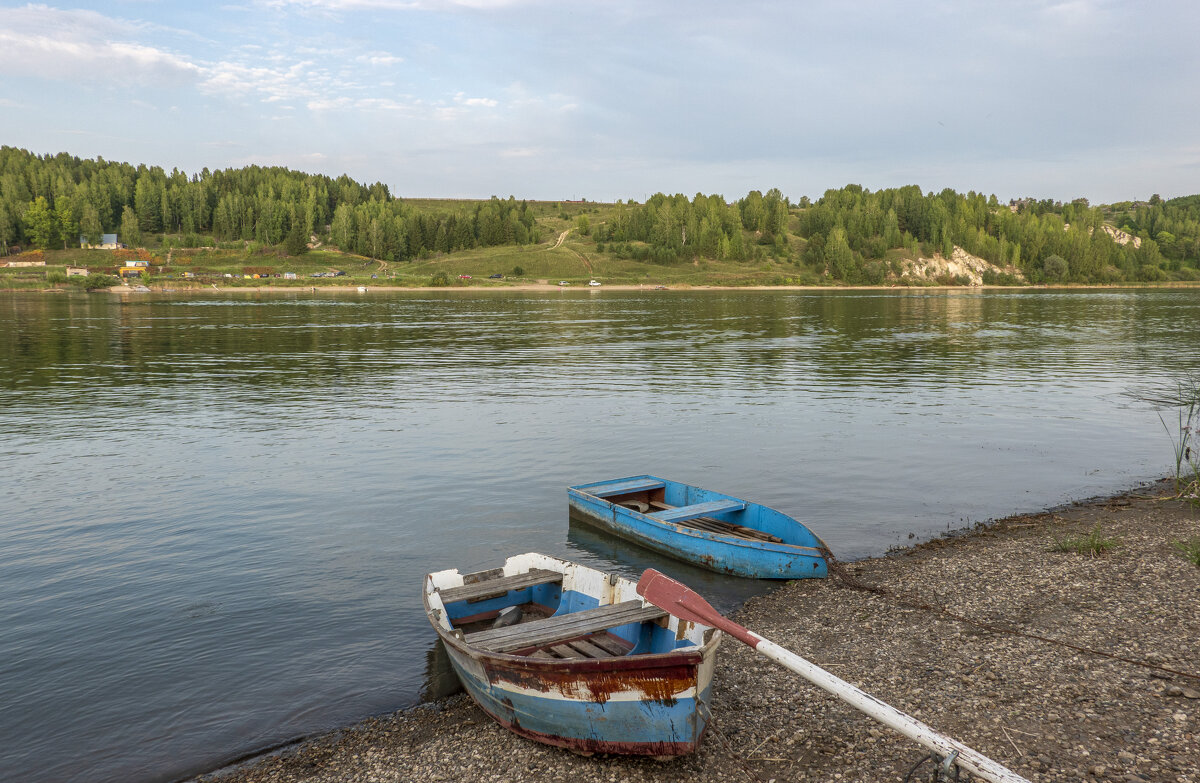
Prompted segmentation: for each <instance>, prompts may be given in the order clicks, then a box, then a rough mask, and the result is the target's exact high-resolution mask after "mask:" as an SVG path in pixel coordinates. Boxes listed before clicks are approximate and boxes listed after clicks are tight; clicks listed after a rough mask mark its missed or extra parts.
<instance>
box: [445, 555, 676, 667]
mask: <svg viewBox="0 0 1200 783" xmlns="http://www.w3.org/2000/svg"><path fill="white" fill-rule="evenodd" d="M438 593H439V595H440V596H441V599H442V604H443V606H444V607H445V609H446V612H447V617H448V619H449V620H450V623H451V625H452V627H453V628H455V629H457V630H459V631H462V633H463V641H464V642H466V643H467V644H468V645H470V646H472V647H475V648H477V649H480V650H483V651H485V652H490V653H506V654H510V655H524V656H529V657H533V658H542V659H557V658H611V657H615V656H623V655H639V654H649V653H661V652H669V651H671V650H673V649H675V648H676V647H677V646H680V645H679V642H677V640H676V638H675V634H674V633H672V632H670V631H669V630H668V629H667V628H666V624H665V623H663V622H661V621H662V619H663V618H665V617H666V616H667V613H666V612H664V611H663V610H661V609H659V608H658V607H655V606H643V603H642V601H640V600H632V601H624V602H621V603H616V604H610V605H606V606H597V605H596V600H595V599H594V598H590V597H588V596H585V595H582V594H580V593H575V592H573V591H566V592H564V591H563V575H562V574H561V573H558V572H557V571H549V570H545V569H536V568H535V569H531V570H529V571H528V572H525V573H521V574H515V575H511V576H504V575H503V572H502V571H500V570H499V569H495V570H492V571H481V572H478V573H475V574H466V575H464V576H463V585H462V586H461V587H449V588H442V589H440V590H439V591H438ZM510 607H519V609H520V619H519V620H518V621H517V622H516V623H515V624H511V625H502V626H501V627H495V626H496V625H497V619H498V618H499V616H500V612H501V611H502V610H505V609H509V608H510Z"/></svg>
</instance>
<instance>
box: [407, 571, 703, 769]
mask: <svg viewBox="0 0 1200 783" xmlns="http://www.w3.org/2000/svg"><path fill="white" fill-rule="evenodd" d="M636 588H637V585H636V584H635V583H633V582H631V581H629V580H627V579H623V578H621V577H618V576H616V575H610V574H605V573H601V572H600V571H596V570H594V569H591V568H587V567H586V566H582V565H578V564H576V563H571V562H568V561H566V560H559V559H558V558H554V557H549V556H547V555H540V554H535V553H530V554H524V555H515V556H513V557H510V558H508V560H506V561H505V563H504V566H503V567H502V568H497V569H493V570H490V571H480V572H478V573H471V574H460V573H459V572H458V571H457V570H456V569H455V570H447V571H438V572H436V573H432V574H429V575H428V576H426V577H425V611H426V613H427V614H428V615H429V621H430V622H431V623H433V627H434V628H435V629H436V630H437V633H438V636H440V637H441V639H442V641H443V642H444V643H445V646H446V650H447V652H448V653H449V655H450V661H451V664H452V665H453V667H454V670H455V672H456V673H457V674H458V677H459V679H460V680H461V681H462V683H463V686H464V687H465V688H466V689H467V692H468V693H469V694H470V695H471V697H472V698H473V699H474V700H475V702H476V703H477V704H478V705H479V706H480V707H481V708H483V711H484V712H486V713H487V714H488V715H489V716H491V717H492V718H493V719H495V720H496V721H497V722H498V723H500V724H501V725H502V726H505V727H507V728H509V729H511V730H512V731H514V732H516V733H517V734H520V735H521V736H523V737H528V738H530V739H534V740H538V741H540V742H544V743H547V744H550V745H558V746H561V747H566V748H571V749H572V750H575V751H579V752H583V753H597V752H600V753H628V754H641V755H649V756H662V757H666V756H678V755H681V754H684V753H690V752H692V751H694V750H695V749H696V748H697V746H698V745H699V743H700V739H701V737H702V736H703V735H704V731H705V728H706V727H707V725H708V715H709V706H710V699H711V687H710V686H711V683H712V675H713V667H714V665H715V655H716V649H717V644H718V642H719V640H720V636H721V634H720V632H719V631H716V630H714V629H712V628H709V627H707V626H704V625H699V624H695V623H691V622H688V621H686V620H678V619H677V618H675V617H672V616H670V615H668V614H667V613H666V612H664V611H663V610H661V609H659V608H657V607H655V606H653V605H651V604H649V603H647V602H645V601H644V600H643V599H642V598H641V597H640V596H638V594H637V590H636ZM514 607H516V608H515V609H514Z"/></svg>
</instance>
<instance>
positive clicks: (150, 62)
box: [0, 4, 201, 84]
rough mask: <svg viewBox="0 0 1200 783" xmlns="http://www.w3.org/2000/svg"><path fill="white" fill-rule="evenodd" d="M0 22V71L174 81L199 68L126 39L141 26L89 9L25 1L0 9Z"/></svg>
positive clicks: (54, 75)
mask: <svg viewBox="0 0 1200 783" xmlns="http://www.w3.org/2000/svg"><path fill="white" fill-rule="evenodd" d="M5 14H6V17H7V18H6V20H5V24H4V26H3V27H2V28H0V72H3V73H13V74H21V73H23V74H30V75H34V76H43V77H44V76H49V77H52V78H60V79H64V78H66V79H91V80H108V79H113V78H115V77H117V76H120V77H122V78H124V79H132V80H134V81H136V82H137V83H142V84H144V83H147V82H161V81H170V82H177V81H178V80H180V79H181V78H182V79H190V78H194V77H195V76H197V75H198V74H199V73H200V71H201V69H200V67H199V66H198V65H196V64H195V63H193V62H191V61H189V60H188V59H187V58H186V57H183V56H181V55H178V54H175V53H173V52H169V51H167V50H164V49H159V48H156V47H153V46H145V45H143V44H140V43H136V42H131V41H127V40H120V39H121V38H126V37H128V35H129V32H130V31H135V32H136V31H142V30H145V29H146V28H147V26H146V25H143V24H141V23H138V22H121V21H118V20H114V19H110V18H108V17H105V16H103V15H101V14H98V13H96V12H94V11H81V10H71V11H62V10H59V9H57V8H50V7H49V6H45V5H32V4H31V5H26V6H24V7H21V8H15V9H10V10H7V11H6V12H5Z"/></svg>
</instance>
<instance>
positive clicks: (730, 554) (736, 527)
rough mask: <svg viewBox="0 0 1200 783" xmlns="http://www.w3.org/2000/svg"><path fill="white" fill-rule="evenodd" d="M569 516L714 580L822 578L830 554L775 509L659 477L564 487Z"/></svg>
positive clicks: (791, 520)
mask: <svg viewBox="0 0 1200 783" xmlns="http://www.w3.org/2000/svg"><path fill="white" fill-rule="evenodd" d="M567 499H568V502H569V503H570V506H571V511H572V512H573V515H574V516H575V517H576V518H578V519H580V520H582V521H585V522H588V523H590V524H593V525H595V526H597V527H600V528H602V529H604V530H607V531H609V532H611V533H614V534H616V535H618V536H620V537H621V538H625V539H628V540H630V541H633V542H635V543H638V544H641V545H642V546H645V547H649V548H650V549H654V550H656V551H658V552H661V553H662V554H664V555H668V556H670V557H674V558H677V559H679V560H685V561H687V562H689V563H695V564H696V565H699V566H701V567H703V568H707V569H709V570H712V571H717V572H718V573H723V574H731V575H733V576H745V577H751V578H754V579H802V578H806V577H823V576H825V575H826V573H827V570H828V563H827V562H826V559H825V555H826V553H827V552H828V551H829V550H828V548H827V547H826V546H825V543H824V542H823V541H821V539H820V538H818V537H817V536H816V535H815V534H814V533H813V532H812V531H811V530H809V529H808V528H807V527H805V526H804V525H802V524H801V523H799V522H797V521H796V520H794V519H792V518H791V517H789V516H787V515H786V514H781V513H779V512H778V511H775V510H774V509H770V508H767V507H766V506H761V505H759V504H757V503H750V502H747V501H745V500H742V499H740V498H735V497H732V496H730V495H722V494H721V493H719V492H713V491H711V490H707V489H701V488H700V487H693V486H690V485H688V484H681V483H680V482H678V481H669V480H667V479H662V478H658V477H657V476H629V477H627V478H619V479H610V480H608V481H597V482H594V483H591V484H580V485H578V486H574V487H567Z"/></svg>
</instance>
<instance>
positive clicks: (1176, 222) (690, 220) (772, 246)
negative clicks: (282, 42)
mask: <svg viewBox="0 0 1200 783" xmlns="http://www.w3.org/2000/svg"><path fill="white" fill-rule="evenodd" d="M570 206H571V207H572V208H573V209H572V211H571V212H570V214H568V211H567V210H566V209H565V208H562V209H560V208H559V205H557V204H551V203H549V202H526V201H517V200H516V199H514V198H513V197H511V196H510V197H509V198H508V199H498V198H494V197H493V198H492V199H490V200H487V201H445V202H439V201H430V200H416V201H414V200H404V199H398V198H394V197H393V196H392V195H391V193H390V192H389V190H388V188H387V186H386V185H383V184H381V183H375V184H373V185H366V184H362V183H359V182H356V181H354V180H352V179H350V178H349V177H348V176H345V175H343V176H341V177H338V178H336V179H335V178H331V177H328V176H324V175H314V174H305V173H302V172H298V171H292V170H289V169H284V168H264V167H259V166H248V167H245V168H240V169H229V170H217V171H209V170H208V169H204V170H202V171H201V172H199V173H196V174H192V175H188V174H186V173H183V172H180V171H178V170H173V171H171V172H170V173H168V172H166V171H164V170H163V169H161V168H158V167H147V166H145V165H140V166H133V165H130V164H128V163H113V162H109V161H105V160H103V159H94V160H90V159H81V158H77V157H74V156H71V155H68V154H66V153H62V154H58V155H46V156H39V155H35V154H32V153H30V152H28V151H26V150H23V149H17V148H13V147H0V255H2V254H6V253H8V252H9V251H10V250H11V248H12V247H13V246H20V247H21V248H22V249H24V250H28V249H32V248H44V249H53V248H60V249H61V248H66V247H72V246H74V247H77V246H78V239H79V237H80V236H81V235H83V236H86V237H88V238H90V239H91V240H93V243H95V242H96V241H97V240H98V239H99V237H100V235H101V234H103V233H117V234H119V236H120V241H121V242H123V243H125V244H128V245H129V246H131V247H135V246H144V247H148V248H151V249H152V250H158V249H162V248H167V247H180V248H194V247H201V246H221V247H231V248H232V247H238V248H241V247H243V246H250V245H253V246H254V247H256V248H259V250H258V251H256V252H263V251H264V250H266V251H271V252H277V253H278V254H279V255H281V256H296V255H299V254H302V253H304V252H306V250H307V247H306V245H308V244H309V243H310V241H311V239H312V238H313V237H315V238H316V241H317V242H320V243H322V244H323V245H324V246H325V247H328V246H330V245H332V246H335V247H336V248H338V249H340V250H341V251H343V252H346V253H353V254H357V255H361V256H364V257H367V258H370V259H378V260H382V261H408V260H413V259H418V258H420V259H429V258H435V259H436V258H438V257H441V256H446V257H452V258H453V257H457V256H454V254H455V253H456V252H457V251H463V250H469V249H472V248H488V247H492V246H504V245H508V246H519V245H529V244H536V243H540V242H543V241H549V240H552V239H555V238H556V236H557V234H558V233H559V232H560V231H561V230H562V229H563V228H564V227H566V226H570V227H572V228H573V229H575V230H574V231H573V233H572V240H571V241H572V242H575V243H577V244H576V245H575V246H574V250H575V251H576V255H577V256H579V255H580V253H585V254H586V255H587V256H588V257H590V258H591V259H592V261H590V262H588V264H589V268H590V269H593V270H595V269H603V268H604V266H605V264H606V263H607V264H609V265H610V266H612V267H613V268H614V269H615V268H616V267H618V266H620V267H621V268H623V269H627V268H628V262H630V261H633V262H644V263H649V264H652V265H657V266H674V265H682V264H688V265H691V264H692V262H695V261H699V260H709V261H711V262H713V264H715V265H717V266H720V268H722V269H724V270H727V271H728V270H729V269H737V268H745V269H748V270H749V269H751V268H756V269H758V270H760V272H762V274H770V275H772V278H771V279H775V280H779V281H790V282H814V283H817V282H822V281H833V282H843V283H853V284H883V283H888V282H900V283H904V282H912V281H913V277H911V272H912V269H913V265H914V263H915V262H919V261H922V260H927V259H930V258H936V257H945V258H950V257H951V256H953V255H956V253H955V248H956V247H957V248H962V249H963V250H965V251H966V252H967V253H969V254H972V255H974V256H978V257H980V258H982V259H985V260H986V261H988V262H990V263H991V264H992V265H994V266H992V267H991V268H990V269H989V270H988V271H986V272H985V273H984V282H998V283H1018V282H1026V281H1027V282H1033V283H1038V282H1080V283H1096V282H1103V283H1111V282H1123V281H1156V280H1172V279H1175V280H1197V279H1200V270H1198V269H1197V267H1200V196H1187V197H1183V198H1176V199H1171V200H1167V201H1163V200H1162V199H1159V198H1158V197H1157V196H1154V197H1152V198H1151V199H1150V200H1149V201H1147V202H1124V203H1119V204H1111V205H1107V206H1097V207H1093V206H1091V205H1089V204H1088V202H1087V201H1086V200H1085V199H1077V200H1075V201H1072V202H1069V203H1066V204H1062V203H1058V202H1052V201H1036V200H1032V199H1022V200H1020V201H1014V202H1010V203H1001V202H999V201H998V200H997V199H996V197H995V196H983V195H982V194H978V193H975V192H970V193H967V194H966V195H963V194H960V193H957V192H955V191H952V190H943V191H942V192H941V193H937V194H935V193H932V192H930V193H923V192H922V190H921V189H920V188H919V187H917V186H915V185H911V186H908V187H903V188H896V189H885V190H879V191H874V192H872V191H870V190H867V189H864V188H862V187H860V186H857V185H849V186H846V187H844V188H841V189H839V190H830V191H827V192H826V193H825V194H824V195H823V196H822V197H821V198H820V199H818V200H817V201H815V202H810V201H809V199H808V198H807V197H805V198H802V199H801V200H800V201H799V202H797V203H793V202H791V201H790V200H789V199H788V198H787V197H785V196H784V195H783V194H782V193H781V192H780V191H779V190H778V189H772V190H769V191H767V192H766V194H763V193H761V192H759V191H753V192H751V193H749V194H748V195H747V196H745V197H744V198H741V199H739V200H738V201H736V202H732V203H730V202H727V201H726V200H725V198H724V197H722V196H717V195H703V194H696V195H695V196H694V197H692V198H688V197H686V196H683V195H674V196H668V195H664V194H661V193H659V194H655V195H654V196H652V197H651V198H650V199H648V200H647V202H646V203H645V204H636V203H634V202H632V200H631V201H629V202H626V203H618V204H601V205H596V204H588V205H585V207H586V208H581V207H579V205H570ZM576 219H577V220H576ZM568 220H576V222H574V223H569V222H567V221H568ZM272 248H274V250H273V251H272V250H271V249H272ZM164 254H165V253H164ZM580 257H582V256H580ZM622 263H623V264H624V266H621V264H622ZM755 265H756V266H755ZM768 267H769V269H768ZM547 274H548V272H547ZM989 275H990V278H989ZM947 282H952V280H949V279H947Z"/></svg>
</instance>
